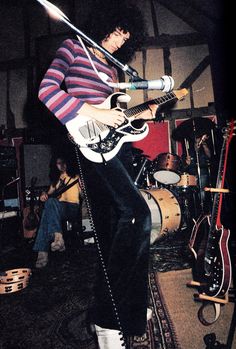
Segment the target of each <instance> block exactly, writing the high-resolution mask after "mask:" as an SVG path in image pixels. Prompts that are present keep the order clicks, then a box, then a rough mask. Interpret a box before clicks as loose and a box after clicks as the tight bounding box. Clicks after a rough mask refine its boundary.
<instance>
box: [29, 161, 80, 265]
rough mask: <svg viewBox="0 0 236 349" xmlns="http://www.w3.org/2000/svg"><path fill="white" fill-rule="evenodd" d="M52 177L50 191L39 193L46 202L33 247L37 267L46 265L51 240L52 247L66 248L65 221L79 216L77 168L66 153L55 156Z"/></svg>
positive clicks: (58, 249) (56, 248)
mask: <svg viewBox="0 0 236 349" xmlns="http://www.w3.org/2000/svg"><path fill="white" fill-rule="evenodd" d="M50 177H51V180H52V184H51V186H50V188H49V190H48V192H42V193H41V195H40V201H42V202H44V203H45V205H44V209H43V213H42V217H41V221H40V225H39V229H38V232H37V237H36V240H35V244H34V248H33V249H34V251H37V252H38V258H37V261H36V268H43V267H45V266H46V265H47V263H48V249H49V246H50V243H51V250H52V251H64V250H65V243H64V240H63V235H62V221H63V220H64V219H78V218H79V195H80V187H79V184H78V176H77V175H76V174H75V171H72V169H70V168H69V166H68V164H67V161H66V160H65V159H64V158H63V157H57V158H53V159H52V162H51V173H50ZM73 183H74V185H73ZM70 184H72V186H70ZM62 192H63V193H62ZM59 193H62V194H61V195H59Z"/></svg>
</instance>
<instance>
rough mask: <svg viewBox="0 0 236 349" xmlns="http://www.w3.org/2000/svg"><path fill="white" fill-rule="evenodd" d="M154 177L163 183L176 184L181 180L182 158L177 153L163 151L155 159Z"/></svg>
mask: <svg viewBox="0 0 236 349" xmlns="http://www.w3.org/2000/svg"><path fill="white" fill-rule="evenodd" d="M154 162H155V172H154V174H153V177H154V178H155V180H156V181H158V182H160V183H162V184H175V183H177V182H179V180H180V167H181V159H180V157H179V156H178V155H176V154H171V153H161V154H159V155H158V156H157V158H156V159H155V160H154Z"/></svg>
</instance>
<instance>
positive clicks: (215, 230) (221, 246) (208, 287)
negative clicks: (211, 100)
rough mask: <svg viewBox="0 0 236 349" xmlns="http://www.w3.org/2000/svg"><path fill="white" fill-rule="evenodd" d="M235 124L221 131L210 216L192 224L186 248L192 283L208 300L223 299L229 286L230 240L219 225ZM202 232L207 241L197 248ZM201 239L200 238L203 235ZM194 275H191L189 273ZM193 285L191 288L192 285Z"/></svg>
mask: <svg viewBox="0 0 236 349" xmlns="http://www.w3.org/2000/svg"><path fill="white" fill-rule="evenodd" d="M235 128H236V126H235V121H231V122H230V124H229V125H228V127H226V128H225V130H224V141H223V145H222V149H221V155H220V162H219V169H218V176H217V183H216V188H212V189H213V190H212V191H213V192H215V194H214V195H215V196H214V201H213V207H212V212H211V215H210V216H207V215H205V216H202V217H200V218H199V219H198V221H197V222H196V224H195V226H194V228H193V231H192V235H191V238H190V243H189V247H190V249H191V251H192V252H193V255H194V257H195V259H196V262H195V268H194V270H195V271H196V273H195V275H193V276H194V281H198V282H199V285H198V286H199V291H200V293H201V294H203V295H206V296H208V299H209V298H210V297H211V298H212V299H213V300H215V298H216V297H218V298H220V297H224V296H225V295H226V293H227V292H228V289H229V287H230V282H231V274H232V270H231V261H230V254H229V249H228V240H229V236H230V231H229V229H227V228H225V227H224V226H223V225H222V223H221V210H222V201H223V193H224V192H227V191H226V190H225V189H224V183H225V174H226V167H227V157H228V152H229V145H230V142H231V139H232V137H233V135H234V130H235ZM202 227H203V231H204V230H205V232H206V227H208V228H207V238H206V239H205V240H206V244H205V246H204V245H203V244H200V248H199V244H197V240H199V236H198V235H199V233H200V232H201V228H202ZM203 235H204V234H203ZM193 274H194V272H193ZM192 285H193V284H192Z"/></svg>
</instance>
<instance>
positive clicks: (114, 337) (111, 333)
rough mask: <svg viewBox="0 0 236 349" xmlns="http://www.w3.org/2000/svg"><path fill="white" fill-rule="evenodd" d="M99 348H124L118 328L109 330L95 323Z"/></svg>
mask: <svg viewBox="0 0 236 349" xmlns="http://www.w3.org/2000/svg"><path fill="white" fill-rule="evenodd" d="M95 330H96V334H97V337H98V345H99V349H124V346H122V343H123V340H122V339H121V337H122V335H121V334H119V333H121V332H120V331H118V330H110V329H108V328H102V327H100V326H97V325H95Z"/></svg>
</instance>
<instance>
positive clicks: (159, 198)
mask: <svg viewBox="0 0 236 349" xmlns="http://www.w3.org/2000/svg"><path fill="white" fill-rule="evenodd" d="M140 192H141V194H142V196H143V197H144V199H145V201H146V203H147V204H148V207H149V209H150V211H151V217H152V232H151V239H150V243H151V244H153V243H154V242H155V241H157V240H159V239H160V238H162V237H163V236H165V235H166V234H168V233H172V232H175V231H176V230H178V229H179V227H180V223H181V209H180V205H179V202H178V201H177V199H176V197H175V195H174V194H173V193H172V192H171V191H169V190H167V189H164V188H161V189H148V190H140Z"/></svg>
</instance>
